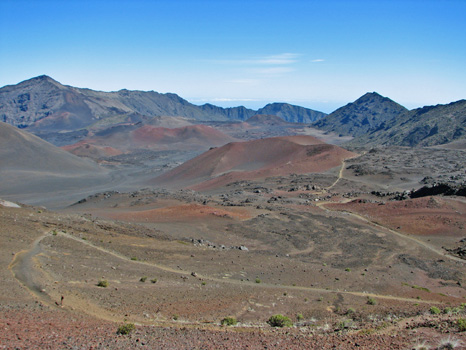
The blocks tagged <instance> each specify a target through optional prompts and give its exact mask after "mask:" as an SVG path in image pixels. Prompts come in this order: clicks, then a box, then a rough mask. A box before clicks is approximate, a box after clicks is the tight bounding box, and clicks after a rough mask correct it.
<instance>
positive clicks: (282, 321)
mask: <svg viewBox="0 0 466 350" xmlns="http://www.w3.org/2000/svg"><path fill="white" fill-rule="evenodd" d="M267 323H268V324H269V325H270V326H272V327H291V326H292V325H293V323H292V322H291V320H290V318H289V317H286V316H283V315H281V314H278V315H273V316H271V317H270V318H269V320H268V321H267Z"/></svg>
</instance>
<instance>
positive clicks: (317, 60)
mask: <svg viewBox="0 0 466 350" xmlns="http://www.w3.org/2000/svg"><path fill="white" fill-rule="evenodd" d="M311 62H313V63H317V62H325V60H324V59H323V58H318V59H315V60H312V61H311Z"/></svg>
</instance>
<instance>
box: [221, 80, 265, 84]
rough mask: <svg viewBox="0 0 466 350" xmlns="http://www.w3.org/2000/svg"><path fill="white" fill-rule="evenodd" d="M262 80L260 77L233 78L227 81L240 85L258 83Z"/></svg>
mask: <svg viewBox="0 0 466 350" xmlns="http://www.w3.org/2000/svg"><path fill="white" fill-rule="evenodd" d="M260 82H261V81H260V80H258V79H232V80H227V81H226V83H231V84H240V85H257V84H259V83H260Z"/></svg>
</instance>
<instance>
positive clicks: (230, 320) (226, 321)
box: [220, 317, 238, 326]
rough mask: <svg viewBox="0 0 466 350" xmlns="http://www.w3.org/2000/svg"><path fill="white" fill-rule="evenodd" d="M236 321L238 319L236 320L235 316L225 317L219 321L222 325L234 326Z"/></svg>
mask: <svg viewBox="0 0 466 350" xmlns="http://www.w3.org/2000/svg"><path fill="white" fill-rule="evenodd" d="M237 323H238V321H237V320H236V318H234V317H225V318H224V319H223V320H222V321H221V322H220V324H221V325H222V326H234V325H236V324H237Z"/></svg>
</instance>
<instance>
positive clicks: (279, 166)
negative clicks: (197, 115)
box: [154, 136, 355, 190]
mask: <svg viewBox="0 0 466 350" xmlns="http://www.w3.org/2000/svg"><path fill="white" fill-rule="evenodd" d="M354 155H355V154H354V153H352V152H349V151H346V150H344V149H343V148H340V147H338V146H334V145H329V144H326V143H324V142H322V141H320V140H318V139H316V138H314V137H312V136H286V137H273V138H266V139H261V140H254V141H248V142H235V143H229V144H227V145H225V146H223V147H220V148H216V149H211V150H209V151H208V152H205V153H203V154H201V155H200V156H198V157H196V158H194V159H192V160H190V161H188V162H186V163H184V164H182V165H181V166H179V167H177V168H175V169H173V170H172V171H170V172H168V173H166V174H163V175H162V176H159V177H158V178H156V179H155V180H154V181H155V182H156V183H158V184H160V183H163V184H165V185H166V184H169V185H170V184H178V185H180V184H181V185H190V186H191V188H192V189H195V190H206V189H209V188H216V187H219V186H222V185H225V184H228V183H230V182H233V181H237V180H245V179H257V178H265V177H269V176H282V175H288V174H292V173H296V174H305V173H313V172H324V171H326V170H328V169H331V168H333V167H336V166H338V165H340V164H341V162H342V161H343V160H344V159H347V158H350V157H353V156H354Z"/></svg>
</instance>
